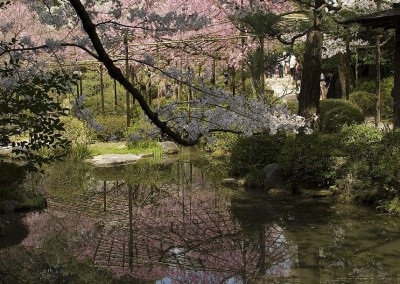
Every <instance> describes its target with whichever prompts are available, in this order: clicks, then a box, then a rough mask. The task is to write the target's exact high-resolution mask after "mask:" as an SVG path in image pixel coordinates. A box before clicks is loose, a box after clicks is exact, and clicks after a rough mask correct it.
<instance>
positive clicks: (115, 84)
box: [114, 79, 117, 108]
mask: <svg viewBox="0 0 400 284" xmlns="http://www.w3.org/2000/svg"><path fill="white" fill-rule="evenodd" d="M116 107H117V80H115V79H114V108H116Z"/></svg>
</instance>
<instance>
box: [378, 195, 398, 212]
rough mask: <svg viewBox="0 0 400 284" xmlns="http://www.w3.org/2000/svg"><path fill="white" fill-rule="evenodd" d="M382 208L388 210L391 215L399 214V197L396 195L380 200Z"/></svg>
mask: <svg viewBox="0 0 400 284" xmlns="http://www.w3.org/2000/svg"><path fill="white" fill-rule="evenodd" d="M380 208H382V209H383V210H385V211H386V212H388V213H389V214H391V215H395V216H400V199H399V197H398V196H396V197H394V198H393V199H391V200H388V201H385V202H382V205H381V206H380Z"/></svg>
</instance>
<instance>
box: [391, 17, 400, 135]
mask: <svg viewBox="0 0 400 284" xmlns="http://www.w3.org/2000/svg"><path fill="white" fill-rule="evenodd" d="M394 57H395V58H394V86H393V90H392V96H393V100H394V110H393V114H394V121H393V127H394V128H395V129H396V128H399V127H400V20H397V22H396V41H395V52H394Z"/></svg>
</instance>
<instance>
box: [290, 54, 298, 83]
mask: <svg viewBox="0 0 400 284" xmlns="http://www.w3.org/2000/svg"><path fill="white" fill-rule="evenodd" d="M296 63H297V60H296V56H295V55H294V54H292V55H290V59H289V68H290V75H291V76H292V78H293V80H294V77H295V68H296Z"/></svg>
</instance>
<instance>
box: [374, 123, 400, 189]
mask: <svg viewBox="0 0 400 284" xmlns="http://www.w3.org/2000/svg"><path fill="white" fill-rule="evenodd" d="M376 158H377V159H376V161H375V163H374V171H373V174H374V175H375V176H376V179H377V180H378V181H379V182H380V183H382V184H385V185H386V186H387V187H388V188H390V189H393V190H394V191H395V192H396V193H399V188H400V131H399V130H397V131H394V132H387V133H385V134H384V135H383V138H382V141H381V143H380V144H379V147H378V152H377V154H376Z"/></svg>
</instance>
